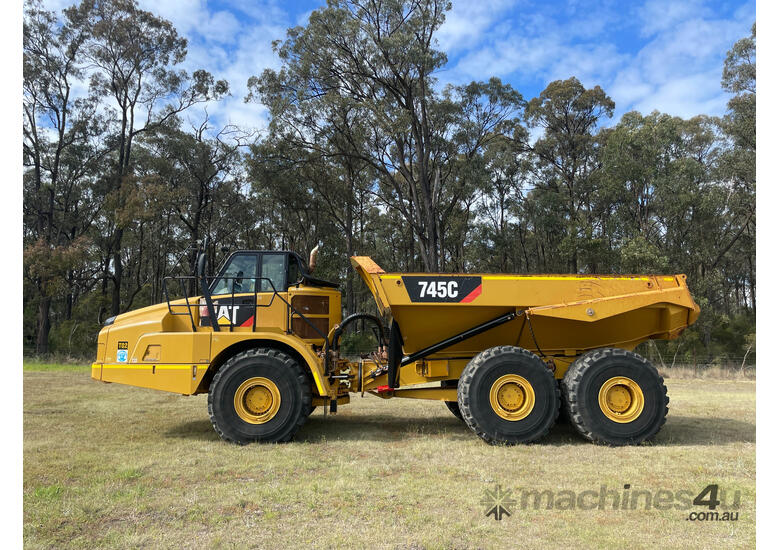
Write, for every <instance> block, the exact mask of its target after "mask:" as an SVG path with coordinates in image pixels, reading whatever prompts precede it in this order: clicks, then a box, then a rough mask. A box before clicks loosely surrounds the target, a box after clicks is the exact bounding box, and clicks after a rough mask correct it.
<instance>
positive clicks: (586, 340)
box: [352, 257, 699, 378]
mask: <svg viewBox="0 0 780 550" xmlns="http://www.w3.org/2000/svg"><path fill="white" fill-rule="evenodd" d="M352 263H353V265H354V266H355V268H356V269H357V270H358V272H359V273H360V276H361V278H362V279H363V281H364V283H365V284H366V285H367V286H368V288H369V289H370V290H371V293H372V294H373V296H374V299H375V300H376V303H377V306H378V307H379V309H380V310H381V311H383V312H384V313H385V314H387V315H389V316H391V317H392V318H393V319H394V320H395V321H396V322H397V323H398V325H399V326H400V328H401V332H402V334H403V350H404V353H405V354H406V355H411V354H413V353H415V352H417V351H419V350H421V349H424V348H426V347H428V346H431V345H433V344H434V343H436V342H438V341H441V340H444V339H445V338H448V337H450V336H452V335H454V334H458V333H461V332H463V331H466V330H468V329H469V328H471V327H473V326H475V325H479V324H481V323H484V322H487V321H489V320H491V319H495V318H497V317H499V316H501V315H502V314H506V313H510V312H519V313H521V314H520V315H518V316H517V317H516V318H515V319H514V320H512V321H511V322H507V323H505V324H503V325H501V326H498V327H496V328H494V329H492V330H490V331H487V332H484V333H482V334H479V335H477V336H474V337H473V338H469V339H467V340H465V341H463V342H460V343H457V344H455V345H452V346H450V347H448V348H447V349H446V350H442V351H440V352H437V353H435V354H432V355H431V356H430V359H431V360H433V359H437V358H452V357H467V358H469V359H470V358H471V357H473V356H474V355H476V354H477V353H479V352H480V351H482V350H485V349H488V348H490V347H493V346H498V345H506V344H510V345H514V346H519V347H521V348H525V349H528V350H531V351H534V352H537V353H538V354H539V355H541V356H544V357H549V358H550V359H551V360H557V365H558V366H557V368H556V376H557V377H558V378H562V377H563V374H564V372H565V367H566V365H568V364H569V363H570V362H571V361H572V360H573V359H574V358H575V357H577V356H579V355H581V354H582V353H583V352H585V351H587V350H591V349H597V348H602V347H620V348H623V349H627V350H633V349H634V348H635V347H636V346H637V345H638V344H640V343H641V342H644V341H646V340H648V339H651V338H659V339H673V338H676V337H677V336H678V335H679V334H680V332H681V331H682V330H683V329H684V328H685V327H687V326H689V325H690V324H692V323H693V322H694V321H695V320H696V318H697V317H698V315H699V308H698V306H697V305H696V304H695V303H694V301H693V299H692V298H691V295H690V293H689V292H688V288H687V286H686V283H685V275H635V276H632V275H621V276H615V275H503V274H468V275H464V274H429V273H408V274H407V273H385V272H384V271H383V270H382V269H381V268H379V266H377V265H376V264H375V263H374V262H373V261H371V259H370V258H368V257H355V258H353V259H352Z"/></svg>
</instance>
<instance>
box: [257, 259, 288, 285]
mask: <svg viewBox="0 0 780 550" xmlns="http://www.w3.org/2000/svg"><path fill="white" fill-rule="evenodd" d="M285 267H286V266H285V255H284V254H263V267H262V271H261V277H263V280H262V281H260V292H273V291H274V290H276V291H277V292H284V291H285V290H287V277H286V275H287V274H286V273H285ZM272 283H273V286H271V284H272Z"/></svg>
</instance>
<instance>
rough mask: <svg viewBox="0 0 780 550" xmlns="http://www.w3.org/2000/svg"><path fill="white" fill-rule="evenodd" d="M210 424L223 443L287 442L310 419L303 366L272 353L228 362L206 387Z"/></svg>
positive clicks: (243, 354) (251, 353) (265, 351)
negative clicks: (207, 390)
mask: <svg viewBox="0 0 780 550" xmlns="http://www.w3.org/2000/svg"><path fill="white" fill-rule="evenodd" d="M208 409H209V417H210V418H211V423H212V425H213V426H214V430H216V432H217V434H219V436H220V437H221V438H222V439H224V440H225V441H230V442H233V443H238V444H240V445H245V444H247V443H253V442H263V443H279V442H283V441H289V440H290V439H292V437H293V435H294V434H295V432H296V431H298V428H300V427H301V426H302V425H303V423H304V422H305V421H306V418H307V417H308V414H307V413H308V412H309V411H310V409H311V385H310V382H309V380H308V378H307V377H306V374H305V373H304V371H303V369H302V368H301V365H300V364H299V363H298V362H297V361H296V360H294V359H293V358H292V357H290V356H289V355H287V354H286V353H284V352H281V351H279V350H276V349H264V348H260V349H251V350H247V351H244V352H241V353H239V354H237V355H235V356H234V357H232V358H230V359H229V360H228V361H227V362H226V363H225V364H224V365H223V366H222V368H220V369H219V371H218V372H217V374H216V375H215V376H214V380H213V381H212V383H211V387H210V388H209V398H208Z"/></svg>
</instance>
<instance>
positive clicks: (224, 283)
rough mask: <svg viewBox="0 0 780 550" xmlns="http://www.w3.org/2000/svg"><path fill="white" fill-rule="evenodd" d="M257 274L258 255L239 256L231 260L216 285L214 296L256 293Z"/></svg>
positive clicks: (213, 291)
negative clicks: (232, 293) (233, 293)
mask: <svg viewBox="0 0 780 550" xmlns="http://www.w3.org/2000/svg"><path fill="white" fill-rule="evenodd" d="M256 273H257V255H255V254H239V255H237V256H234V257H233V259H231V260H230V263H229V264H228V265H227V266H226V267H225V269H224V270H223V272H222V273H221V274H220V278H219V279H217V283H216V284H215V285H214V289H213V290H212V291H211V293H212V294H230V293H231V292H234V291H235V293H236V294H238V293H240V292H254V291H255V279H254V277H255V274H256Z"/></svg>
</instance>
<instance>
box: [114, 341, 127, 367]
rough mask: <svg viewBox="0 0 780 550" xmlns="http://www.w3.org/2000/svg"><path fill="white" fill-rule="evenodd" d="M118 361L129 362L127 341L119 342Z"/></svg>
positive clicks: (117, 347) (117, 348) (117, 346)
mask: <svg viewBox="0 0 780 550" xmlns="http://www.w3.org/2000/svg"><path fill="white" fill-rule="evenodd" d="M116 362H117V363H127V342H117V345H116Z"/></svg>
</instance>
